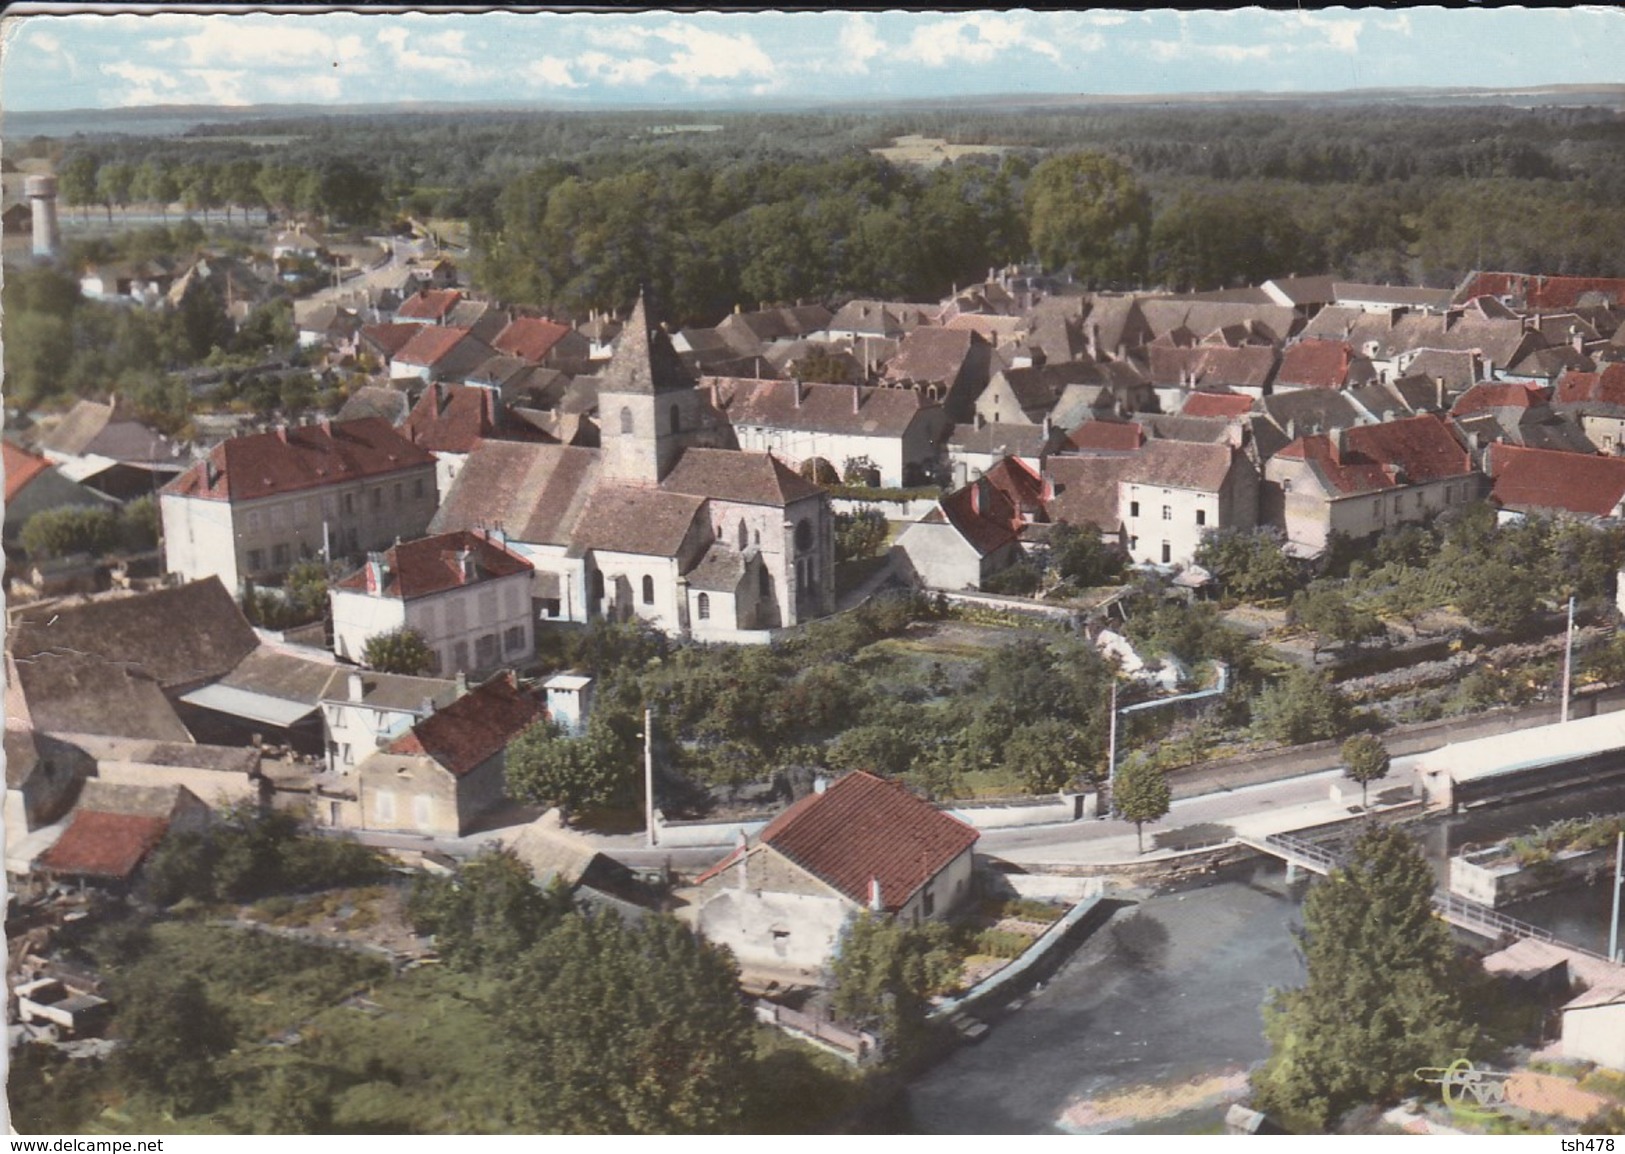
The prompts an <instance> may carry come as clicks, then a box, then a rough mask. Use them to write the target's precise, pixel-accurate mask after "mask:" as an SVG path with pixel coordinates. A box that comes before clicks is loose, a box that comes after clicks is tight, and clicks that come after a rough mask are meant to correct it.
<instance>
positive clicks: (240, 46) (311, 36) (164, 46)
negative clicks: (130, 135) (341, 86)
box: [151, 15, 405, 69]
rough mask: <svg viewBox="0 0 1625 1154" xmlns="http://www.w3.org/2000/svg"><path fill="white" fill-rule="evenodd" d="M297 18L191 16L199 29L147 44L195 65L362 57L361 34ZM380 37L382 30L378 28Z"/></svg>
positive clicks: (282, 64) (305, 63)
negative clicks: (326, 29)
mask: <svg viewBox="0 0 1625 1154" xmlns="http://www.w3.org/2000/svg"><path fill="white" fill-rule="evenodd" d="M298 20H299V18H298V17H292V16H268V17H261V18H254V19H245V18H244V17H241V16H221V15H216V16H205V17H202V18H194V20H193V22H192V26H193V27H194V28H196V29H197V31H194V32H191V33H190V34H189V35H182V36H176V37H172V38H168V39H164V40H158V41H154V42H153V43H152V45H151V48H152V51H153V52H154V54H166V55H167V54H171V53H173V54H176V55H178V56H179V57H180V58H181V59H182V60H183V61H184V62H185V63H186V64H189V65H191V66H193V67H195V68H224V67H228V66H231V65H237V66H240V67H250V68H253V67H263V66H267V65H272V66H276V67H278V68H284V69H285V68H301V67H309V66H311V65H312V64H316V63H321V64H325V65H327V66H328V67H332V65H333V64H334V63H335V62H336V63H339V64H341V65H347V64H354V63H356V62H358V61H362V60H365V59H366V55H367V49H366V44H365V43H364V41H363V40H362V38H361V37H360V36H354V35H352V36H334V35H332V34H330V33H328V32H324V31H323V30H322V26H321V25H320V24H317V23H315V22H312V21H304V22H296V21H298ZM387 31H391V32H393V31H401V30H399V29H388V30H387ZM401 35H403V36H404V35H405V33H404V31H401ZM379 39H385V35H384V34H383V33H380V34H379Z"/></svg>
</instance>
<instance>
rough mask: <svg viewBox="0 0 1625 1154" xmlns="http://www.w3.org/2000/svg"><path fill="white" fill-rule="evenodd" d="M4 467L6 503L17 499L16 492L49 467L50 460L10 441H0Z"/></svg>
mask: <svg viewBox="0 0 1625 1154" xmlns="http://www.w3.org/2000/svg"><path fill="white" fill-rule="evenodd" d="M0 452H3V454H4V463H5V469H6V504H8V505H9V504H11V503H12V502H13V501H15V500H16V499H17V494H18V493H21V492H22V491H23V490H24V489H26V488H27V487H28V482H30V481H32V480H33V479H34V478H35V477H37V476H39V475H40V474H41V473H43V472H45V471H46V470H47V469H49V468H50V467H51V462H49V461H47V460H46V459H45V458H44V457H40V456H36V455H35V454H33V453H30V452H29V451H28V450H27V449H23V448H19V447H18V446H16V445H13V444H12V443H11V442H10V441H0Z"/></svg>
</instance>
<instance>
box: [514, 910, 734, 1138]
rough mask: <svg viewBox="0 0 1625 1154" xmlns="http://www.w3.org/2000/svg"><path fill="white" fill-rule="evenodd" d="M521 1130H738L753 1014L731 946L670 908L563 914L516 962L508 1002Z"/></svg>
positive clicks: (627, 1131)
mask: <svg viewBox="0 0 1625 1154" xmlns="http://www.w3.org/2000/svg"><path fill="white" fill-rule="evenodd" d="M503 1028H504V1031H505V1032H506V1033H507V1035H508V1037H509V1038H510V1042H509V1050H510V1054H511V1056H512V1060H513V1063H514V1064H515V1067H516V1068H518V1069H521V1070H524V1071H526V1072H527V1075H528V1076H527V1079H526V1081H525V1085H526V1087H527V1088H528V1090H529V1093H528V1094H527V1096H526V1097H525V1098H524V1099H523V1101H521V1102H520V1103H518V1104H517V1105H518V1110H519V1113H520V1116H521V1120H522V1122H523V1124H524V1126H525V1127H526V1129H528V1130H534V1131H542V1132H550V1133H567V1134H700V1133H724V1132H728V1131H732V1130H735V1129H737V1127H738V1126H739V1124H740V1121H741V1119H742V1118H743V1117H744V1116H745V1111H746V1105H747V1104H746V1103H745V1102H743V1101H742V1100H741V1097H742V1096H741V1094H740V1090H739V1087H740V1072H741V1071H742V1070H743V1069H744V1068H745V1067H746V1066H748V1065H749V1063H750V1061H751V1058H752V1056H753V1054H754V1046H753V1043H752V1040H751V1029H752V1023H751V1015H750V1011H749V1010H748V1009H747V1008H746V1006H745V1003H744V1001H743V999H741V997H740V995H739V974H738V970H737V969H736V967H735V965H734V962H733V957H732V955H731V954H730V953H729V952H728V950H727V949H726V948H725V947H723V946H719V945H715V944H712V943H710V942H707V941H705V940H703V939H701V938H700V937H698V936H697V935H696V934H695V933H694V932H693V931H692V930H690V929H688V928H687V927H686V926H683V925H681V924H680V923H679V922H677V921H676V919H674V918H671V917H668V916H665V915H651V916H648V917H645V918H643V919H642V920H640V921H639V922H637V923H636V924H635V925H627V924H625V923H623V922H621V921H620V920H619V919H618V918H616V917H615V916H614V915H613V914H608V913H604V914H579V913H577V914H570V915H568V916H567V917H565V918H564V919H563V921H562V922H561V923H560V924H559V925H558V927H557V928H556V929H554V930H553V931H552V932H551V933H549V934H547V935H546V937H544V938H543V939H542V941H541V942H540V943H539V944H538V945H537V946H536V947H535V948H534V949H532V950H531V951H530V952H529V953H528V954H526V955H525V956H524V957H523V958H522V959H521V960H520V961H519V962H518V963H517V965H516V967H515V972H514V978H513V981H512V982H511V983H510V984H509V985H508V986H507V988H506V991H505V997H504V1001H503Z"/></svg>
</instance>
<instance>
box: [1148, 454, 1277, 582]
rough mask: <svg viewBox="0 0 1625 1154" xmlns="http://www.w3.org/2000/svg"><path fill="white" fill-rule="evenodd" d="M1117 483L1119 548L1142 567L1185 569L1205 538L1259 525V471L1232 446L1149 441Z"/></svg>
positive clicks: (1193, 558) (1244, 455)
mask: <svg viewBox="0 0 1625 1154" xmlns="http://www.w3.org/2000/svg"><path fill="white" fill-rule="evenodd" d="M1129 460H1130V462H1131V463H1130V464H1129V465H1128V466H1127V471H1126V472H1125V473H1124V474H1123V475H1122V476H1121V477H1120V479H1119V480H1118V483H1117V485H1118V497H1117V507H1118V513H1119V520H1120V523H1121V524H1122V526H1123V532H1124V533H1125V534H1126V535H1127V540H1126V541H1125V542H1124V544H1125V545H1126V547H1127V552H1128V555H1129V557H1130V559H1131V560H1133V561H1134V562H1135V563H1136V564H1141V565H1190V564H1192V563H1193V562H1194V560H1195V556H1196V550H1197V549H1198V548H1199V547H1200V546H1201V543H1202V539H1203V538H1204V537H1206V536H1207V535H1208V534H1209V533H1213V532H1217V531H1219V530H1221V529H1252V528H1254V527H1255V526H1256V525H1257V524H1258V500H1259V477H1258V470H1257V469H1255V468H1254V467H1253V464H1252V462H1251V461H1250V460H1248V458H1247V456H1246V454H1245V453H1243V452H1242V451H1241V450H1240V448H1238V447H1237V446H1234V445H1228V444H1221V445H1203V444H1190V443H1182V442H1177V441H1148V442H1146V444H1145V445H1144V446H1143V447H1141V448H1140V449H1139V450H1138V451H1137V452H1136V453H1135V454H1134V455H1133V456H1132V457H1131V458H1129Z"/></svg>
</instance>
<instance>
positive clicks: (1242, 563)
mask: <svg viewBox="0 0 1625 1154" xmlns="http://www.w3.org/2000/svg"><path fill="white" fill-rule="evenodd" d="M1281 544H1282V543H1281V537H1280V534H1279V533H1277V532H1274V531H1272V530H1269V529H1220V530H1218V531H1217V532H1214V533H1209V534H1208V535H1207V536H1206V537H1204V538H1203V539H1202V543H1201V545H1199V546H1197V549H1196V555H1195V561H1196V564H1198V565H1200V566H1201V567H1202V568H1204V569H1206V570H1207V571H1208V572H1209V573H1212V574H1213V576H1214V578H1215V579H1216V580H1217V581H1218V582H1219V586H1220V587H1221V588H1222V589H1223V590H1224V591H1225V593H1226V594H1228V595H1229V596H1231V597H1235V598H1237V599H1239V600H1242V601H1264V600H1268V599H1270V598H1272V597H1284V596H1286V595H1287V594H1288V593H1290V592H1292V590H1293V589H1295V588H1296V587H1297V586H1298V585H1299V583H1300V582H1301V580H1302V577H1301V575H1300V573H1299V571H1298V567H1297V566H1296V565H1295V564H1293V562H1292V559H1291V558H1290V557H1288V556H1287V555H1286V552H1285V550H1284V549H1282V547H1281Z"/></svg>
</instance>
